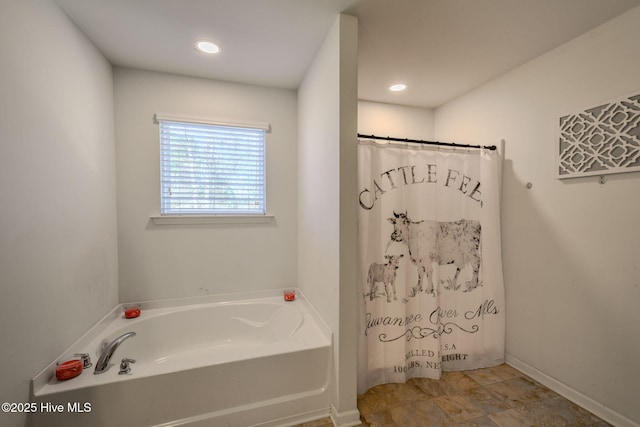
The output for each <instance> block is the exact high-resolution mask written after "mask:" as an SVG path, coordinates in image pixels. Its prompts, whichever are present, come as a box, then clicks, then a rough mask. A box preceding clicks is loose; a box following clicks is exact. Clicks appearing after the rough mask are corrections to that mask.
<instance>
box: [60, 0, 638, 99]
mask: <svg viewBox="0 0 640 427" xmlns="http://www.w3.org/2000/svg"><path fill="white" fill-rule="evenodd" d="M56 1H57V3H58V4H59V5H60V6H61V7H62V9H63V10H64V11H65V12H66V13H67V15H69V17H70V18H71V19H72V20H73V21H74V22H75V23H76V25H77V26H78V27H79V28H80V29H81V30H82V31H83V32H84V33H85V34H86V35H87V37H88V38H89V39H91V40H92V41H93V43H94V44H95V45H96V46H97V47H98V49H99V50H100V51H101V52H102V53H103V54H104V55H105V56H106V58H107V59H108V60H109V61H110V62H111V63H112V64H114V65H117V66H124V67H131V68H139V69H145V70H153V71H161V72H168V73H176V74H182V75H188V76H194V77H205V78H211V79H216V80H225V81H232V82H239V83H246V84H256V85H262V86H273V87H282V88H291V89H295V88H297V87H298V85H299V84H300V82H301V81H302V79H303V78H304V75H305V73H306V70H307V69H308V67H309V65H310V64H311V62H312V61H313V58H314V57H315V54H316V52H317V50H318V48H319V47H320V46H321V44H322V41H323V40H324V37H325V35H326V34H327V32H328V31H329V29H330V28H331V25H332V24H333V22H334V21H335V18H336V15H337V14H339V13H347V14H350V15H354V16H357V17H358V18H359V40H358V44H359V45H358V95H359V98H360V99H364V100H371V101H378V102H387V103H394V104H402V105H412V106H421V107H427V108H435V107H438V106H440V105H442V104H444V103H446V102H447V101H450V100H451V99H453V98H455V97H457V96H459V95H462V94H464V93H465V92H467V91H469V90H471V89H473V88H475V87H477V86H479V85H481V84H482V83H484V82H486V81H489V80H491V79H493V78H495V77H497V76H499V75H500V74H503V73H505V72H507V71H509V70H511V69H513V68H515V67H517V66H519V65H521V64H523V63H525V62H527V61H529V60H531V59H533V58H535V57H537V56H539V55H541V54H543V53H545V52H548V51H549V50H551V49H553V48H555V47H557V46H559V45H561V44H563V43H565V42H567V41H569V40H571V39H573V38H575V37H577V36H579V35H581V34H584V33H585V32H587V31H589V30H590V29H592V28H594V27H596V26H598V25H600V24H602V23H604V22H606V21H608V20H610V19H612V18H614V17H615V16H618V15H620V14H622V13H624V12H626V11H627V10H630V9H631V8H633V7H636V6H640V0H56ZM199 39H210V40H211V41H214V42H216V43H218V44H219V45H220V46H221V47H222V52H221V53H220V54H218V55H216V56H205V55H203V54H201V53H199V52H197V51H196V50H195V49H194V48H193V45H194V43H195V41H196V40H199ZM396 82H402V83H405V84H406V85H407V86H408V88H407V90H406V91H404V92H401V93H392V92H390V91H389V90H388V89H387V88H388V86H389V85H391V84H392V83H396Z"/></svg>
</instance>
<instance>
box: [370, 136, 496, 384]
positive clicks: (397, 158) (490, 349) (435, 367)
mask: <svg viewBox="0 0 640 427" xmlns="http://www.w3.org/2000/svg"><path fill="white" fill-rule="evenodd" d="M499 160H500V158H499V156H498V155H497V154H496V153H494V152H489V151H488V150H473V151H469V150H466V151H455V150H451V149H447V150H442V149H433V148H431V147H415V146H413V145H412V146H393V145H390V144H378V143H374V142H370V141H365V142H361V143H360V145H359V148H358V167H359V170H358V175H359V187H360V192H359V203H360V208H361V209H360V215H359V236H360V242H359V245H360V246H359V248H360V250H359V253H360V257H359V258H360V259H359V266H360V267H359V268H360V275H361V281H362V286H361V289H362V298H361V299H360V315H361V321H360V331H359V346H358V350H359V363H358V369H359V372H358V391H359V392H364V391H366V390H367V389H368V388H370V387H372V386H374V385H377V384H382V383H388V382H405V381H406V380H407V379H409V378H413V377H426V378H439V376H440V375H441V372H442V370H463V369H475V368H480V367H487V366H494V365H497V364H500V363H502V362H503V361H504V291H503V284H502V264H501V252H500V228H499V210H498V208H499V200H498V190H499V181H498V178H499Z"/></svg>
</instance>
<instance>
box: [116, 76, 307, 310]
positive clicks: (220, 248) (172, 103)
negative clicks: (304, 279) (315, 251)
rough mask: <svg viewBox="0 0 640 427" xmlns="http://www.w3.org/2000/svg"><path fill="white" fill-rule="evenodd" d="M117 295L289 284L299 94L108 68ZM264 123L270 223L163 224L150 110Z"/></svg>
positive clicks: (293, 260)
mask: <svg viewBox="0 0 640 427" xmlns="http://www.w3.org/2000/svg"><path fill="white" fill-rule="evenodd" d="M114 79H115V105H116V107H115V116H116V152H117V177H118V228H119V234H118V247H119V260H120V275H119V283H120V300H121V301H139V300H149V299H161V298H172V297H185V296H197V295H207V294H219V293H228V292H241V291H252V290H262V289H273V288H282V287H287V286H295V285H296V284H297V283H296V273H297V270H296V265H297V252H296V248H297V241H296V221H297V217H296V212H297V206H296V201H297V193H296V191H297V185H296V171H297V167H296V157H297V147H296V132H297V127H296V94H295V92H294V91H291V90H283V89H270V88H264V87H258V86H249V85H241V84H232V83H226V82H220V81H213V80H206V79H197V78H189V77H181V76H176V75H170V74H162V73H153V72H147V71H137V70H130V69H123V68H117V69H116V70H115V75H114ZM158 112H162V113H172V114H180V115H187V116H204V117H212V118H222V119H229V120H237V121H254V122H255V121H262V122H269V123H270V124H271V128H272V131H271V132H270V133H267V211H268V213H269V214H271V215H274V216H275V220H274V221H273V222H272V223H270V224H230V225H223V224H217V225H161V226H155V225H154V224H153V223H151V222H150V220H149V217H150V216H151V215H158V214H159V212H160V184H159V176H160V166H159V142H158V125H157V124H155V123H154V122H153V117H154V114H155V113H158Z"/></svg>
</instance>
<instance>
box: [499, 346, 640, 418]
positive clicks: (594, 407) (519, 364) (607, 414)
mask: <svg viewBox="0 0 640 427" xmlns="http://www.w3.org/2000/svg"><path fill="white" fill-rule="evenodd" d="M506 363H507V364H508V365H510V366H512V367H514V368H515V369H517V370H518V371H520V372H522V373H523V374H525V375H527V376H529V377H531V378H533V379H534V380H536V381H538V382H539V383H540V384H542V385H544V386H545V387H548V388H550V389H551V390H553V391H555V392H556V393H558V394H559V395H561V396H563V397H566V398H567V399H569V400H570V401H572V402H573V403H575V404H576V405H578V406H580V407H582V408H584V409H586V410H587V411H589V412H591V413H592V414H594V415H595V416H597V417H599V418H601V419H602V420H604V421H606V422H608V423H609V424H611V425H613V426H616V427H640V424H638V423H637V422H635V421H633V420H630V419H629V418H627V417H625V416H624V415H621V414H619V413H617V412H616V411H614V410H612V409H611V408H608V407H606V406H604V405H603V404H601V403H599V402H596V401H595V400H593V399H592V398H590V397H588V396H585V395H584V394H582V393H580V392H579V391H576V390H574V389H572V388H571V387H569V386H568V385H566V384H563V383H561V382H560V381H558V380H556V379H555V378H552V377H550V376H549V375H547V374H545V373H544V372H542V371H539V370H537V369H536V368H534V367H532V366H530V365H528V364H526V363H525V362H523V361H521V360H519V359H517V358H515V357H513V356H511V355H509V354H507V355H506Z"/></svg>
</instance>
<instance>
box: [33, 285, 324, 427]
mask: <svg viewBox="0 0 640 427" xmlns="http://www.w3.org/2000/svg"><path fill="white" fill-rule="evenodd" d="M256 296H258V295H257V294H254V295H252V296H247V295H243V296H242V297H240V296H224V297H204V298H191V299H188V300H174V301H156V302H146V303H142V314H141V315H140V317H138V318H136V319H125V318H124V315H123V307H122V306H119V307H116V309H114V310H113V311H112V312H111V313H110V314H109V315H108V316H106V317H105V318H104V319H103V320H102V321H101V322H99V323H98V324H97V325H96V326H95V327H93V328H92V329H91V330H90V331H89V332H88V333H87V334H85V336H83V337H82V338H81V339H80V340H78V342H76V343H75V344H74V345H73V346H71V347H70V348H69V349H68V350H67V351H66V352H65V353H64V354H63V356H62V357H61V358H59V359H58V360H64V359H66V358H68V357H69V356H72V355H73V354H75V353H89V354H90V356H91V361H92V362H93V363H94V366H92V367H91V368H89V369H86V370H84V371H83V372H82V374H81V375H80V376H78V377H76V378H73V379H71V380H66V381H58V380H56V378H55V361H54V362H53V363H52V364H51V365H50V366H49V367H47V368H46V369H45V370H43V371H42V372H41V373H40V374H39V375H38V376H36V377H35V378H34V379H33V382H32V396H33V399H32V401H33V402H35V403H36V404H37V405H38V410H37V411H36V412H35V413H34V414H31V416H30V422H31V425H34V426H65V427H67V426H79V427H80V426H82V427H84V426H88V425H91V426H114V425H127V426H167V427H168V426H181V425H188V426H238V427H247V426H254V425H255V426H258V425H259V426H285V425H291V424H297V423H302V422H305V421H310V420H314V419H318V418H322V417H325V416H328V414H329V412H330V409H329V407H330V397H329V391H328V387H329V379H330V375H329V370H330V360H331V353H332V350H331V333H330V331H329V330H328V328H327V327H326V325H325V324H324V323H323V322H322V321H321V320H320V318H319V317H318V315H317V313H316V312H315V310H313V308H312V307H311V306H310V305H309V303H308V302H307V301H306V300H305V299H304V297H303V296H302V295H300V293H298V297H297V298H296V300H295V301H293V302H285V301H284V300H283V297H282V292H281V291H270V292H263V293H261V294H260V295H259V298H257V297H256ZM240 298H241V299H240ZM126 332H135V333H136V336H133V337H130V338H128V339H127V340H125V341H124V342H123V343H122V344H121V345H120V347H119V348H118V349H117V350H116V351H115V353H114V354H113V357H112V359H111V362H110V367H109V368H108V370H107V371H106V372H104V373H102V374H98V375H95V374H94V367H95V363H96V362H97V360H98V358H99V356H100V348H101V347H102V343H103V342H104V341H105V340H106V341H108V342H111V341H112V340H113V339H115V338H116V337H118V336H120V335H122V334H124V333H126ZM125 357H126V358H131V359H135V360H136V363H132V364H131V365H130V366H131V368H132V369H131V372H130V373H129V374H126V375H119V374H118V371H119V365H120V361H121V359H123V358H125ZM87 404H88V405H87ZM56 405H62V408H63V410H62V411H60V410H58V411H56V413H52V412H51V409H52V408H53V409H55V408H57V409H60V406H56ZM80 411H83V412H80Z"/></svg>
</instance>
